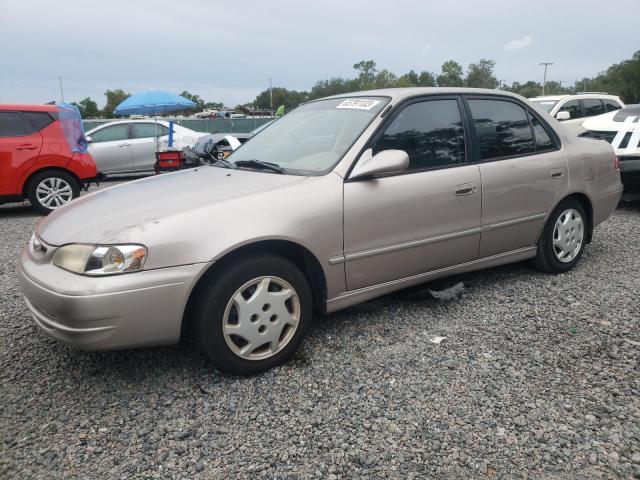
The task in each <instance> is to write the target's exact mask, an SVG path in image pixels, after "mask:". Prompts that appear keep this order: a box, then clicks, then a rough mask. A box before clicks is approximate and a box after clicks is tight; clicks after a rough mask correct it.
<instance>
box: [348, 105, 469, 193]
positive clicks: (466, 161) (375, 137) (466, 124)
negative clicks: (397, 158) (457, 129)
mask: <svg viewBox="0 0 640 480" xmlns="http://www.w3.org/2000/svg"><path fill="white" fill-rule="evenodd" d="M434 100H456V101H457V104H458V111H459V112H460V118H461V120H462V129H463V130H462V131H463V135H464V162H462V163H456V164H451V165H438V166H434V167H425V168H417V169H413V170H404V171H402V172H393V173H384V174H380V175H374V176H373V177H371V178H376V179H377V178H387V177H397V176H400V175H412V174H415V173H423V172H431V171H434V170H445V169H449V168H457V167H463V166H466V165H473V164H475V163H477V162H474V161H473V159H472V158H471V157H470V155H469V152H471V135H470V125H469V119H468V118H467V113H466V111H465V108H464V105H463V104H462V98H461V96H460V95H459V94H455V93H453V94H452V93H436V94H433V93H431V94H427V95H419V96H413V97H408V98H406V99H404V100H402V101H400V102H399V103H398V104H397V105H395V107H393V109H392V110H391V111H390V112H389V114H386V112H385V111H383V113H385V114H386V116H385V118H384V121H383V122H381V123H380V125H378V127H377V128H376V130H375V132H373V134H372V135H371V137H369V140H367V143H365V145H364V147H362V149H361V150H360V152H358V154H357V155H356V157H355V159H354V160H353V162H352V163H351V166H350V167H349V169H348V170H347V174H346V175H345V180H344V181H345V183H347V182H359V181H364V180H368V179H369V178H366V179H365V178H350V175H351V172H352V171H353V169H354V168H355V166H356V164H357V163H358V161H359V160H360V158H361V157H362V154H363V153H364V152H365V151H367V150H368V149H369V148H373V145H374V144H375V143H376V142H377V141H378V140H379V139H380V137H381V136H382V134H383V133H384V131H385V130H386V129H387V127H388V126H389V125H391V123H392V122H393V120H394V119H395V118H396V117H397V116H398V115H399V114H400V113H401V112H402V111H403V110H404V109H405V108H407V107H408V106H410V105H413V104H415V103H423V102H428V101H434Z"/></svg>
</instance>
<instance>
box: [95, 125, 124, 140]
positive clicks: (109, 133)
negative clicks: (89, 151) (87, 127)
mask: <svg viewBox="0 0 640 480" xmlns="http://www.w3.org/2000/svg"><path fill="white" fill-rule="evenodd" d="M128 139H129V125H128V124H126V123H123V124H121V125H111V126H110V127H105V128H103V129H102V130H98V131H96V132H93V133H92V134H91V141H92V142H93V143H100V142H114V141H117V140H128Z"/></svg>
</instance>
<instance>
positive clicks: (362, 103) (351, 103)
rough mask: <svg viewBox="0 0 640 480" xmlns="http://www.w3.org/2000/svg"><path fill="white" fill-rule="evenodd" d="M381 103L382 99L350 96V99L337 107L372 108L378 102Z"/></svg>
mask: <svg viewBox="0 0 640 480" xmlns="http://www.w3.org/2000/svg"><path fill="white" fill-rule="evenodd" d="M379 103H380V100H371V99H368V98H350V99H349V100H345V101H344V102H342V103H341V104H340V105H338V106H337V107H336V108H354V109H356V110H371V109H372V108H373V107H375V106H376V105H377V104H379Z"/></svg>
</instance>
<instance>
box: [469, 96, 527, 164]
mask: <svg viewBox="0 0 640 480" xmlns="http://www.w3.org/2000/svg"><path fill="white" fill-rule="evenodd" d="M468 103H469V108H470V110H471V115H472V117H473V124H474V126H475V130H476V137H477V139H478V144H479V147H480V160H491V159H495V158H501V157H513V156H517V155H524V154H527V153H533V152H535V145H534V140H533V134H532V132H531V127H530V125H529V119H528V118H527V113H526V112H525V110H524V108H522V107H521V106H519V105H517V104H515V103H513V102H510V101H507V100H488V99H487V100H484V99H482V100H480V99H470V100H469V101H468Z"/></svg>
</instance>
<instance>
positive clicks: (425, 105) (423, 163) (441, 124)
mask: <svg viewBox="0 0 640 480" xmlns="http://www.w3.org/2000/svg"><path fill="white" fill-rule="evenodd" d="M389 149H395V150H404V151H405V152H407V154H408V155H409V170H424V169H429V168H436V167H443V166H449V165H458V164H463V163H464V162H465V146H464V128H463V126H462V117H461V115H460V108H459V106H458V100H456V99H447V100H428V101H424V102H417V103H412V104H410V105H409V106H407V107H406V108H404V109H403V110H402V111H401V112H400V113H399V114H398V115H397V116H396V117H395V118H394V119H393V121H392V122H391V124H390V125H389V126H388V127H387V128H386V129H385V131H384V133H383V134H382V136H381V137H380V138H379V139H378V140H377V141H376V143H375V145H374V146H373V153H374V154H375V153H377V152H380V151H382V150H389Z"/></svg>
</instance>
